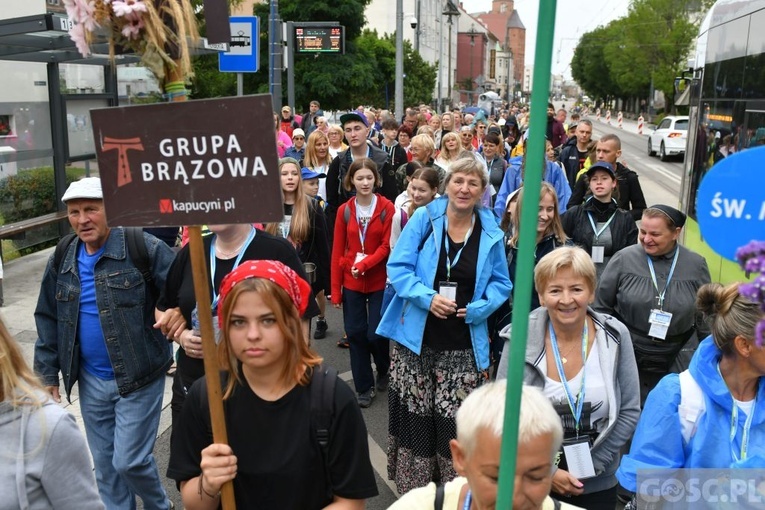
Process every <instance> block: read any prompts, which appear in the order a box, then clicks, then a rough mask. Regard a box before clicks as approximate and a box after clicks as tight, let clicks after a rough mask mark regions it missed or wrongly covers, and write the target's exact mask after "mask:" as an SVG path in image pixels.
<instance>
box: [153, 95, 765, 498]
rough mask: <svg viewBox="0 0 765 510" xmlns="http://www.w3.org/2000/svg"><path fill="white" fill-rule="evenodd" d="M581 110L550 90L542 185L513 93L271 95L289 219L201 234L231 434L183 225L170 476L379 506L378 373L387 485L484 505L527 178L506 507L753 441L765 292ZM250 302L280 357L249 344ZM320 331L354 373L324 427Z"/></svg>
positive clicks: (166, 303)
mask: <svg viewBox="0 0 765 510" xmlns="http://www.w3.org/2000/svg"><path fill="white" fill-rule="evenodd" d="M566 113H567V112H565V111H563V114H562V115H561V114H560V112H556V111H555V109H554V107H553V106H552V105H548V124H547V133H546V138H547V147H546V152H545V158H544V162H543V169H542V170H543V172H542V174H543V182H542V187H541V192H540V194H539V196H526V194H525V193H524V187H523V179H524V176H525V171H526V156H527V150H526V146H527V143H526V141H527V134H528V131H527V130H526V123H527V118H528V114H527V110H524V109H523V108H519V107H517V106H516V105H508V107H507V109H506V110H503V111H501V113H499V114H498V115H497V118H494V116H489V117H487V116H486V115H485V113H483V112H479V113H478V114H477V115H475V116H472V115H468V114H463V113H462V112H460V111H459V110H455V111H447V112H444V113H443V114H441V115H437V114H435V113H431V112H429V111H428V109H427V108H421V109H415V108H410V109H407V112H406V114H405V116H404V117H403V118H402V119H401V120H402V122H401V123H399V121H398V120H396V119H395V118H393V117H392V116H391V115H389V114H387V112H384V111H383V112H375V111H372V110H368V109H367V110H365V109H363V108H362V107H360V108H359V109H358V110H354V111H351V112H349V113H345V114H343V115H341V116H340V119H339V120H340V125H332V124H331V123H330V122H329V120H328V119H327V118H326V117H324V116H323V114H322V112H321V110H320V109H319V105H318V103H317V102H313V103H312V104H311V107H310V111H309V112H308V113H306V114H305V115H304V116H303V117H302V119H300V120H298V119H297V118H296V117H295V116H294V115H293V114H292V111H291V110H290V108H289V107H284V109H283V110H282V111H281V112H280V114H275V115H274V123H275V129H276V135H277V136H276V139H277V149H278V152H279V155H280V156H281V159H280V160H279V175H280V180H281V189H282V193H283V197H284V218H283V220H282V221H281V222H278V223H273V224H266V225H260V224H258V225H211V226H210V227H209V229H210V231H211V232H212V235H210V236H207V237H205V238H204V243H205V253H206V254H207V263H208V268H207V269H208V272H209V273H210V276H211V281H210V292H211V298H212V303H213V307H214V314H215V316H214V322H215V323H216V325H218V326H219V328H220V331H219V333H218V335H219V338H218V340H219V346H218V355H219V363H220V364H221V367H222V368H223V369H224V370H226V371H227V372H229V375H228V377H226V378H224V383H225V384H226V386H225V388H224V408H225V413H226V417H227V427H228V430H229V433H228V435H229V445H220V444H212V443H213V442H212V436H211V434H210V424H209V417H207V407H206V402H207V397H206V389H205V387H204V385H203V384H200V383H199V382H197V380H199V379H202V378H203V377H204V366H203V359H202V358H203V355H202V349H201V338H199V333H198V330H197V329H195V328H194V318H195V315H196V313H197V312H196V302H195V297H194V287H193V279H192V268H191V261H190V256H189V249H188V247H184V248H182V249H181V250H180V251H179V253H178V254H177V256H176V259H175V261H174V263H173V265H172V266H171V268H170V271H169V273H168V277H167V282H166V285H165V289H164V291H163V292H162V295H161V296H160V298H159V302H158V308H159V309H160V310H168V309H171V308H177V309H179V310H180V313H181V314H182V316H183V318H184V319H185V322H186V327H185V328H183V329H182V330H181V332H180V334H178V335H177V337H176V341H177V342H178V344H179V345H180V348H179V349H178V353H177V368H176V369H175V373H174V375H173V377H174V379H173V398H172V422H173V423H172V431H173V432H172V434H173V438H172V447H171V458H170V464H169V468H168V476H169V477H170V478H172V479H174V480H176V481H177V482H178V484H179V488H180V490H181V494H182V496H183V501H184V504H185V506H186V507H187V508H216V507H218V505H219V503H220V489H221V487H222V486H223V484H224V483H225V482H227V481H229V480H233V483H234V488H235V494H236V499H237V502H238V504H240V505H241V506H242V507H243V508H257V507H261V506H262V505H263V504H264V502H271V503H268V504H265V505H266V506H263V507H264V508H265V507H268V508H271V507H279V508H301V509H305V508H363V507H364V500H365V499H367V498H371V497H374V496H375V495H376V494H377V488H376V484H375V479H374V473H373V471H372V467H371V462H370V458H369V450H368V446H367V434H366V428H365V425H364V422H363V417H362V414H361V411H360V408H367V407H369V406H370V405H371V404H372V402H373V400H374V399H375V398H380V396H381V394H382V395H386V396H387V406H388V411H389V414H388V443H387V476H388V478H389V479H390V480H392V481H393V482H394V483H395V486H396V488H397V490H398V492H399V494H400V495H402V498H401V499H400V500H399V501H398V502H397V503H396V504H394V505H393V508H395V509H398V510H401V509H415V508H422V509H425V508H433V504H434V501H435V500H436V498H437V497H438V496H437V494H438V493H439V491H441V494H442V496H443V491H444V490H445V491H446V500H445V501H446V506H444V508H449V509H456V508H493V505H494V503H495V500H496V493H497V477H498V470H499V446H498V442H497V441H499V440H500V439H501V434H502V416H503V414H504V413H503V409H504V407H503V406H504V384H500V383H499V381H502V380H503V379H504V378H505V377H506V376H507V371H508V365H509V363H508V357H509V353H510V349H509V347H508V344H509V342H510V341H511V338H512V322H511V317H512V308H513V301H514V300H513V292H514V282H515V280H516V278H517V277H518V268H517V253H518V240H519V224H520V213H521V210H522V204H523V202H524V201H527V200H532V201H536V202H538V212H537V222H536V248H535V252H534V266H535V267H534V273H533V283H534V288H533V292H532V297H531V309H532V311H531V314H530V316H529V326H528V335H527V348H526V355H525V364H524V370H523V380H524V385H525V387H524V396H523V399H524V400H523V405H522V408H521V425H520V428H521V433H520V436H519V449H518V452H519V453H518V459H519V460H518V467H517V472H516V482H515V489H514V493H515V499H514V506H513V508H528V509H539V508H560V507H561V503H562V505H563V508H572V507H573V508H576V507H579V508H591V509H612V508H615V507H616V505H617V496H618V495H617V489H618V487H619V486H621V487H622V491H621V492H623V493H624V494H626V497H627V499H629V497H630V495H631V494H630V493H634V491H635V490H636V483H637V482H636V476H637V472H638V470H639V469H643V468H651V467H654V468H677V467H726V468H727V467H762V460H763V458H765V457H763V455H765V412H764V411H763V406H762V405H760V407H757V404H758V399H757V396H758V395H759V394H761V392H762V388H761V385H762V384H763V382H762V381H763V380H762V377H761V376H762V375H763V374H765V352H763V350H762V349H761V347H760V346H759V345H756V344H755V340H754V336H755V335H754V331H755V327H756V324H757V322H758V321H759V320H760V319H762V315H763V314H762V311H761V309H760V308H759V306H758V304H757V303H752V302H750V301H748V300H747V299H746V298H745V297H743V296H742V295H740V294H739V293H738V287H737V285H735V284H734V285H730V286H727V287H723V286H721V285H719V284H713V283H711V281H710V273H709V269H708V267H707V264H706V261H705V259H704V258H702V257H701V256H700V255H698V254H696V253H694V252H692V251H690V250H688V249H687V248H685V247H683V246H681V245H680V244H679V243H678V237H679V235H680V232H681V230H682V228H683V226H684V223H685V219H686V217H685V215H684V214H683V213H682V212H681V211H678V210H677V209H675V208H673V207H670V206H667V205H662V204H657V205H653V206H650V207H648V206H647V204H646V202H645V199H644V197H643V193H642V190H641V189H640V183H639V181H638V178H637V174H636V173H635V172H634V171H633V170H630V169H629V168H627V167H626V166H625V165H624V164H622V162H620V161H619V158H620V156H621V142H620V140H619V138H618V137H616V136H614V135H605V136H603V137H601V138H600V139H599V140H597V141H593V140H591V137H592V123H591V122H589V121H588V120H587V119H580V118H572V119H571V123H570V124H566V123H565V120H566ZM527 210H530V209H529V208H527ZM304 271H305V272H304ZM304 274H309V275H310V276H311V277H310V278H309V280H310V284H309V283H308V282H306V280H304V279H303V278H301V277H300V276H298V275H304ZM327 306H333V307H335V308H337V309H341V310H342V317H343V323H342V328H339V327H338V328H333V329H332V330H330V328H329V325H328V323H327V320H326V315H325V314H326V307H327ZM264 317H265V318H264ZM256 322H257V323H258V324H259V326H258V328H256V329H258V331H259V332H258V334H257V336H258V342H265V344H264V345H268V346H269V347H268V350H269V353H270V354H269V355H270V356H272V359H270V358H268V356H266V357H265V358H264V357H263V356H264V355H263V354H262V353H260V352H257V353H253V352H250V350H247V349H245V350H242V349H240V348H239V347H241V345H246V343H247V342H248V341H253V340H252V338H251V335H252V333H251V332H250V330H251V329H252V328H251V327H250V326H248V324H251V323H256ZM312 326H313V331H311V329H312ZM337 326H339V325H337ZM329 333H331V334H333V335H334V336H335V337H334V339H333V340H332V342H335V341H337V346H338V347H340V348H347V349H348V353H349V356H350V362H351V363H350V364H351V372H352V379H353V381H352V383H351V384H350V386H349V385H346V384H345V383H338V384H337V385H336V386H334V393H333V395H332V426H331V427H330V428H329V439H328V444H327V445H323V444H319V443H318V442H317V439H316V437H315V436H316V431H315V423H314V416H313V413H314V409H313V408H314V406H315V405H316V404H315V402H313V400H312V399H313V398H314V394H315V393H314V392H313V391H312V390H311V385H312V384H316V382H315V381H316V376H315V375H313V374H314V372H316V371H317V370H320V369H323V368H322V367H323V365H321V362H322V360H321V358H320V357H319V356H318V355H317V354H316V352H315V351H314V350H313V349H312V348H311V347H310V345H311V342H312V341H313V340H321V339H325V338H327V337H328V334H329ZM248 335H249V336H248ZM265 359H270V361H269V363H270V364H267V366H266V364H264V363H266V362H265V361H264V360H265ZM491 380H497V381H498V382H497V383H492V382H490V381H491ZM195 383H196V384H195ZM481 387H483V388H481ZM532 387H533V388H535V389H532ZM498 388H499V389H498ZM498 391H499V392H500V396H499V397H498V396H496V392H498ZM474 392H475V396H474V397H472V400H471V398H469V395H471V394H473V393H474ZM691 394H692V395H695V398H693V399H691V397H689V395H691ZM491 395H494V397H492V396H491ZM479 396H480V397H481V398H480V399H479ZM466 399H467V400H466ZM470 402H472V404H470ZM463 404H464V405H465V406H466V407H469V409H470V410H469V411H468V410H465V411H463V412H462V413H460V412H459V410H460V407H461V406H463ZM532 404H533V405H532ZM694 406H695V408H694ZM497 409H499V411H497ZM487 413H489V414H487ZM492 413H493V414H492ZM550 416H552V417H553V418H552V420H550V419H549V417H550ZM535 423H536V425H534V424H535ZM728 431H730V434H728ZM535 445H536V446H535ZM524 448H525V450H524ZM535 448H536V457H534V455H533V454H532V450H535ZM522 451H525V452H526V454H524V455H526V456H525V457H523V456H522V453H521V452H522ZM540 454H541V456H540ZM274 458H279V459H280V462H278V463H274V462H273V459H274ZM532 459H538V460H539V462H538V463H537V464H533V462H531V460H532ZM276 464H278V466H279V467H278V469H277V468H275V467H274V466H275V465H276ZM524 470H526V471H524ZM274 471H278V472H274ZM444 487H445V489H444ZM296 489H297V490H296ZM634 504H635V501H634V499H633V500H632V501H631V502H630V503H629V504H628V505H634ZM269 505H271V506H269Z"/></svg>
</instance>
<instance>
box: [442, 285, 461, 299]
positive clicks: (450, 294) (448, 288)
mask: <svg viewBox="0 0 765 510" xmlns="http://www.w3.org/2000/svg"><path fill="white" fill-rule="evenodd" d="M438 294H439V295H441V296H443V297H445V298H446V299H448V300H450V301H457V284H456V283H455V282H438Z"/></svg>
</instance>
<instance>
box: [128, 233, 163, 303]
mask: <svg viewBox="0 0 765 510" xmlns="http://www.w3.org/2000/svg"><path fill="white" fill-rule="evenodd" d="M124 230H125V246H126V248H127V255H128V257H130V260H132V261H133V264H134V265H135V268H136V269H138V270H139V271H140V272H141V275H142V276H143V280H144V282H145V283H146V286H147V287H148V289H149V292H150V295H151V297H152V299H153V300H154V301H156V300H157V298H158V297H159V292H158V291H157V288H156V287H157V286H156V285H154V276H153V275H152V274H151V261H150V260H149V252H148V250H147V249H146V241H145V239H144V238H143V229H142V228H138V227H125V228H124Z"/></svg>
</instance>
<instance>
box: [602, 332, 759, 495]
mask: <svg viewBox="0 0 765 510" xmlns="http://www.w3.org/2000/svg"><path fill="white" fill-rule="evenodd" d="M721 356H722V352H721V351H720V349H718V348H717V346H716V345H715V343H714V341H713V340H712V337H711V336H710V337H707V338H706V339H705V340H704V341H703V342H702V343H701V344H700V345H699V348H698V350H697V351H696V354H694V356H693V359H692V360H691V365H690V367H689V368H688V370H689V371H690V373H691V375H692V376H693V379H694V380H695V381H696V383H697V384H698V385H699V387H700V388H701V391H702V393H703V394H704V403H705V411H704V413H703V414H702V415H701V416H700V417H699V418H698V422H697V423H698V425H697V428H696V432H695V434H693V435H692V436H691V438H690V440H689V441H688V444H685V441H684V440H683V436H682V431H681V424H680V418H679V417H678V406H679V405H680V398H681V397H680V379H679V376H678V374H669V375H667V376H666V377H664V378H663V379H662V380H661V381H660V382H659V384H658V385H657V386H656V388H654V389H653V391H651V393H650V394H649V395H648V399H647V400H646V402H645V408H644V409H643V414H642V416H641V417H640V421H639V422H638V426H637V430H636V431H635V437H634V438H633V440H632V447H631V448H630V453H629V455H626V456H624V457H623V458H622V462H621V465H620V467H619V470H618V471H617V472H616V478H618V479H619V483H620V484H621V485H622V487H624V488H625V489H627V490H630V491H633V492H634V491H635V488H636V486H637V471H638V470H639V469H662V468H727V467H731V468H743V467H747V468H749V467H758V468H763V467H765V403H763V402H759V400H761V399H762V397H763V396H765V377H761V378H760V381H759V389H758V392H757V395H758V398H757V400H758V401H756V402H755V406H754V408H753V412H754V417H753V419H752V425H751V429H750V432H749V453H748V457H747V459H746V460H745V461H740V462H736V461H735V459H734V458H733V454H732V452H734V451H735V452H736V455H738V452H740V451H741V438H742V436H743V430H744V422H745V421H746V415H745V414H744V413H742V412H739V413H738V428H737V431H736V437H735V439H734V442H733V444H731V442H730V441H729V434H728V432H729V431H730V420H731V411H732V410H733V397H732V396H731V393H730V391H728V387H727V386H726V384H725V381H724V380H723V378H722V376H721V375H720V372H719V371H718V369H717V364H718V362H719V361H720V357H721Z"/></svg>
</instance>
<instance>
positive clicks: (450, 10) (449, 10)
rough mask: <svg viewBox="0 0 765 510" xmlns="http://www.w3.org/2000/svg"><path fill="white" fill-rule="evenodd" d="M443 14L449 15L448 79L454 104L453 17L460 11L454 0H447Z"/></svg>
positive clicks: (450, 95) (448, 88) (450, 99)
mask: <svg viewBox="0 0 765 510" xmlns="http://www.w3.org/2000/svg"><path fill="white" fill-rule="evenodd" d="M441 14H442V15H443V16H446V17H447V24H448V25H449V37H448V41H449V63H448V65H447V73H448V75H449V76H448V79H447V83H448V85H447V90H448V93H449V101H448V103H449V106H451V104H452V24H453V23H452V18H453V17H454V16H459V15H460V11H459V9H457V6H455V5H454V4H453V3H452V0H446V7H444V10H443V12H442V13H441Z"/></svg>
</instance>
